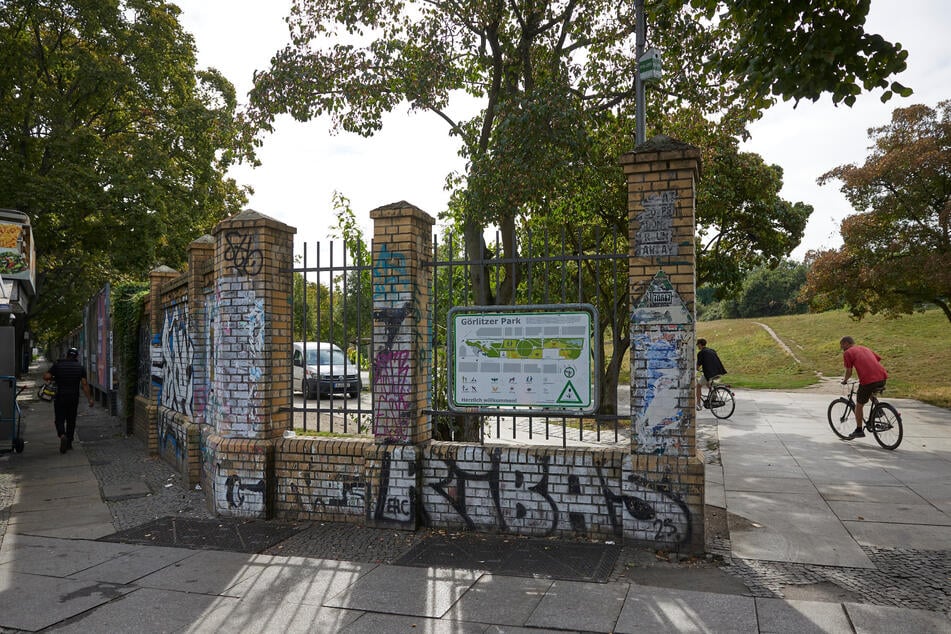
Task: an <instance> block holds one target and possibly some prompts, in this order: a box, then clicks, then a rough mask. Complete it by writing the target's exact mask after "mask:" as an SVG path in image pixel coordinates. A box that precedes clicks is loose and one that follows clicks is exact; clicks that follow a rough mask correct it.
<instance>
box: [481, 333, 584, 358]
mask: <svg viewBox="0 0 951 634" xmlns="http://www.w3.org/2000/svg"><path fill="white" fill-rule="evenodd" d="M465 344H466V345H467V346H470V347H472V348H473V349H475V350H477V351H479V352H481V353H482V354H484V355H485V356H486V357H489V358H507V359H546V358H548V359H550V358H558V359H564V360H567V361H572V360H575V359H577V358H578V357H580V356H581V353H582V352H583V351H584V340H583V339H565V338H546V339H503V340H501V341H499V340H489V341H480V340H478V339H466V340H465ZM546 351H550V352H548V354H547V355H546V354H545V352H546Z"/></svg>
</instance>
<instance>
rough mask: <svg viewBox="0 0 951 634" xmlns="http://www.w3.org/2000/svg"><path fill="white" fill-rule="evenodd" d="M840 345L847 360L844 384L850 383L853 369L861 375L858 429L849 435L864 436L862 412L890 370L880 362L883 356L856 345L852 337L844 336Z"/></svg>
mask: <svg viewBox="0 0 951 634" xmlns="http://www.w3.org/2000/svg"><path fill="white" fill-rule="evenodd" d="M839 347H840V348H842V359H843V361H845V378H843V379H842V384H843V385H845V384H846V383H848V381H849V379H850V378H851V377H852V369H853V368H854V369H855V373H856V374H857V375H858V377H859V391H858V394H857V395H856V399H855V400H856V403H855V424H856V429H855V431H854V432H852V433H851V434H850V435H849V440H852V439H853V438H864V437H865V432H864V431H862V412H863V410H864V409H865V404H866V403H868V401H869V399H870V398H871V397H872V393H874V392H878V391H880V390H881V389H883V388H884V387H885V379H887V378H888V372H886V371H885V367H884V366H883V365H882V364H881V363H880V361H881V360H882V358H881V357H880V356H878V355H877V354H875V353H874V352H872V351H871V350H870V349H868V348H866V347H865V346H857V345H855V339H853V338H852V337H842V339H841V340H840V341H839Z"/></svg>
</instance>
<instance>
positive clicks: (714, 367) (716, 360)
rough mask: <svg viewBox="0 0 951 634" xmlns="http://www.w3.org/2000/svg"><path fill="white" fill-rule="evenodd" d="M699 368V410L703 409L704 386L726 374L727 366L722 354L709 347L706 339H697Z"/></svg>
mask: <svg viewBox="0 0 951 634" xmlns="http://www.w3.org/2000/svg"><path fill="white" fill-rule="evenodd" d="M697 347H698V348H699V350H698V351H697V370H699V371H700V373H701V374H700V376H698V377H697V411H698V412H699V411H700V410H702V409H703V398H702V397H701V396H700V388H701V387H702V386H707V387H709V386H710V382H711V381H713V380H714V379H718V378H720V377H721V376H723V375H724V374H726V368H724V367H723V362H722V361H720V356H719V355H718V354H717V351H716V350H714V349H713V348H708V347H707V340H706V339H697Z"/></svg>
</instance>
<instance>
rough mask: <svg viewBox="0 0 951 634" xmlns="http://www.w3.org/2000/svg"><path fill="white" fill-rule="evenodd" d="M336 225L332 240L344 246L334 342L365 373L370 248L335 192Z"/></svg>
mask: <svg viewBox="0 0 951 634" xmlns="http://www.w3.org/2000/svg"><path fill="white" fill-rule="evenodd" d="M333 207H334V213H335V214H336V215H337V224H336V226H335V227H334V229H333V231H332V233H331V237H332V238H337V239H340V240H341V241H342V242H343V246H344V252H343V254H342V257H341V260H342V262H343V265H342V266H343V271H342V272H341V273H340V274H339V275H337V277H336V278H334V288H335V294H334V298H333V299H334V305H333V317H334V321H335V322H336V323H337V324H338V325H339V332H337V333H335V336H336V337H337V339H335V342H336V343H337V344H338V345H340V346H341V347H343V348H344V349H345V350H349V351H351V355H352V356H353V357H354V361H355V362H356V363H357V364H358V365H359V366H360V367H361V368H363V369H367V368H368V367H369V365H370V361H369V359H368V357H367V355H366V353H365V351H366V349H367V347H368V346H369V344H370V340H371V338H372V334H373V286H372V275H371V268H372V258H371V257H370V248H369V246H368V245H367V241H366V239H365V238H364V235H363V229H361V228H360V224H359V223H358V222H357V217H356V214H354V213H353V209H351V208H350V200H349V199H348V198H346V197H345V196H343V195H341V194H340V193H338V192H334V197H333Z"/></svg>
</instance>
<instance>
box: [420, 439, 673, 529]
mask: <svg viewBox="0 0 951 634" xmlns="http://www.w3.org/2000/svg"><path fill="white" fill-rule="evenodd" d="M473 457H474V458H476V459H470V460H458V459H452V458H445V459H443V460H437V459H433V460H432V461H430V463H429V465H428V466H429V467H430V468H433V469H435V470H436V471H437V472H440V471H441V472H442V473H443V474H444V475H442V476H441V477H438V478H433V479H427V481H426V482H424V488H427V489H429V490H431V491H433V492H435V493H436V495H435V496H434V495H431V494H426V495H425V496H424V498H423V512H424V515H425V522H426V523H427V524H430V525H435V526H443V525H446V526H453V525H457V524H458V523H459V522H460V521H461V523H462V524H463V525H464V526H465V527H466V528H467V529H468V530H499V531H504V532H512V533H517V534H525V535H534V536H548V535H554V534H561V533H574V534H579V535H585V534H588V533H589V532H595V533H604V532H609V533H610V534H614V535H617V536H618V537H621V536H636V537H637V538H638V539H646V540H649V541H655V542H660V543H669V544H678V543H683V542H686V541H689V539H690V537H691V523H690V513H689V510H688V508H687V506H686V504H684V503H683V501H682V500H681V499H680V498H679V496H677V495H676V494H675V493H673V492H672V491H671V490H670V489H669V487H667V486H666V485H661V486H658V485H654V484H652V483H651V482H649V481H648V480H646V479H644V478H641V477H639V476H635V475H633V474H631V475H630V476H629V477H628V478H627V482H626V483H625V484H624V485H623V490H619V489H622V486H621V483H620V482H618V483H617V484H613V485H612V483H611V481H610V479H609V478H608V477H607V476H605V474H604V471H603V468H602V467H601V466H599V465H594V464H572V465H565V464H563V463H559V464H557V468H555V467H556V465H554V464H553V461H552V457H551V456H530V460H529V461H528V462H527V463H526V462H524V460H522V461H520V462H516V461H511V455H508V454H504V453H503V452H502V450H501V449H498V448H496V449H492V450H487V449H479V450H476V454H475V455H474V456H473ZM647 532H649V533H650V535H649V536H646V535H647Z"/></svg>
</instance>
